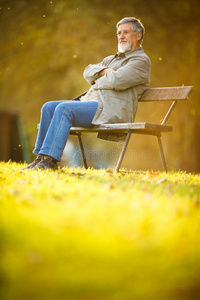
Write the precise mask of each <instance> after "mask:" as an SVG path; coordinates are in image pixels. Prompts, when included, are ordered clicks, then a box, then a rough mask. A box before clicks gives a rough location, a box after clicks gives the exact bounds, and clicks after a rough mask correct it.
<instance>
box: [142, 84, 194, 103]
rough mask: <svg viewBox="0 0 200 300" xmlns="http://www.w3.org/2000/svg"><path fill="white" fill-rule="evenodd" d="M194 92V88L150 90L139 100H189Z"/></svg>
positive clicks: (181, 87)
mask: <svg viewBox="0 0 200 300" xmlns="http://www.w3.org/2000/svg"><path fill="white" fill-rule="evenodd" d="M192 90H193V86H179V87H162V88H148V89H146V91H145V92H144V93H143V95H142V96H141V98H140V99H139V102H145V101H160V100H161V101H164V100H168V101H169V100H187V99H188V98H189V95H190V94H191V93H192Z"/></svg>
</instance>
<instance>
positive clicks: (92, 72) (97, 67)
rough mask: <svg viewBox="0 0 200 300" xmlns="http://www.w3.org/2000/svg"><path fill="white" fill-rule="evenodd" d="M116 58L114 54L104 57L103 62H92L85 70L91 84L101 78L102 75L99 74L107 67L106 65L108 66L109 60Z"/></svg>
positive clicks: (87, 79) (86, 78) (85, 76)
mask: <svg viewBox="0 0 200 300" xmlns="http://www.w3.org/2000/svg"><path fill="white" fill-rule="evenodd" d="M113 58H114V55H110V56H107V57H106V58H104V59H103V61H102V62H100V63H99V64H90V65H88V66H87V67H86V68H85V70H84V72H83V77H84V78H85V80H86V81H87V82H89V84H94V83H95V80H97V79H98V78H100V77H101V76H100V75H99V72H101V71H102V70H104V69H106V66H108V64H109V62H110V61H111V60H112V59H113Z"/></svg>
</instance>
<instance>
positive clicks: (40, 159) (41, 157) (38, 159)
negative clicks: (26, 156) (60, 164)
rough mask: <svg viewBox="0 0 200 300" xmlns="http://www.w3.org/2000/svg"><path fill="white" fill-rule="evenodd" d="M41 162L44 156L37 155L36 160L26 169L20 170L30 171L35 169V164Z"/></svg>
mask: <svg viewBox="0 0 200 300" xmlns="http://www.w3.org/2000/svg"><path fill="white" fill-rule="evenodd" d="M42 160H44V155H38V156H37V157H36V159H35V160H34V161H33V162H32V163H31V164H30V165H28V166H27V167H25V168H23V169H22V170H30V169H32V168H33V167H35V166H36V165H37V164H39V163H40V162H41V161H42Z"/></svg>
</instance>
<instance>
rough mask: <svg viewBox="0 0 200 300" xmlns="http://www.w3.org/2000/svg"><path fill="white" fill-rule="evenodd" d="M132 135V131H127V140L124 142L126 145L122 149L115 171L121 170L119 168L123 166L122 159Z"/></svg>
mask: <svg viewBox="0 0 200 300" xmlns="http://www.w3.org/2000/svg"><path fill="white" fill-rule="evenodd" d="M130 137H131V132H128V133H127V136H126V140H125V142H124V145H123V148H122V151H121V154H120V157H119V159H118V162H117V166H116V168H115V171H116V172H118V171H119V168H120V166H121V163H122V160H123V158H124V154H125V152H126V149H127V146H128V142H129V140H130Z"/></svg>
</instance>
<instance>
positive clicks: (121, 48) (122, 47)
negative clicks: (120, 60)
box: [118, 42, 131, 53]
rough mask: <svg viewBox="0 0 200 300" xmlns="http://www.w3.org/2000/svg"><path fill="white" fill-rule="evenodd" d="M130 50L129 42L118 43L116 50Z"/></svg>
mask: <svg viewBox="0 0 200 300" xmlns="http://www.w3.org/2000/svg"><path fill="white" fill-rule="evenodd" d="M130 50H131V46H130V44H129V43H128V42H127V43H126V44H125V45H121V44H120V43H118V51H119V52H122V53H123V52H128V51H130Z"/></svg>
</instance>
